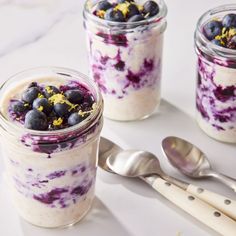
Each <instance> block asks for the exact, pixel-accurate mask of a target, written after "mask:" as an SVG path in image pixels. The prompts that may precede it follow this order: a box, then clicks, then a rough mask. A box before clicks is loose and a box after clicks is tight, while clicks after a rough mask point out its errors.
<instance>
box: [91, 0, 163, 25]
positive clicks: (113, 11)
mask: <svg viewBox="0 0 236 236" xmlns="http://www.w3.org/2000/svg"><path fill="white" fill-rule="evenodd" d="M159 10H160V9H159V6H158V4H157V3H156V2H155V1H147V2H145V4H144V5H143V6H140V5H137V4H136V3H135V2H134V0H118V1H117V3H114V4H112V3H110V2H109V1H107V0H102V1H100V2H98V4H97V5H96V10H95V11H94V14H95V15H96V16H98V17H100V18H102V19H105V20H108V21H114V22H137V21H142V20H144V19H147V18H150V17H152V16H155V15H157V14H158V13H159Z"/></svg>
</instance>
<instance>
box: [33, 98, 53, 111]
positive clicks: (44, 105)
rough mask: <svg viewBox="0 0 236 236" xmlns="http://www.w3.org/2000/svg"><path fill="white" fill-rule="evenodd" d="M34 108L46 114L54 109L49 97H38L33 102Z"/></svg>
mask: <svg viewBox="0 0 236 236" xmlns="http://www.w3.org/2000/svg"><path fill="white" fill-rule="evenodd" d="M33 108H34V109H36V110H39V111H42V112H43V113H45V114H47V115H48V114H50V113H51V111H52V105H51V104H50V103H49V101H48V100H47V98H36V99H35V100H34V102H33Z"/></svg>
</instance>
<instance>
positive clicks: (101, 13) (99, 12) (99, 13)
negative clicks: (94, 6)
mask: <svg viewBox="0 0 236 236" xmlns="http://www.w3.org/2000/svg"><path fill="white" fill-rule="evenodd" d="M105 13H106V12H105V11H104V10H99V11H97V12H96V15H97V16H98V17H100V18H104V15H105Z"/></svg>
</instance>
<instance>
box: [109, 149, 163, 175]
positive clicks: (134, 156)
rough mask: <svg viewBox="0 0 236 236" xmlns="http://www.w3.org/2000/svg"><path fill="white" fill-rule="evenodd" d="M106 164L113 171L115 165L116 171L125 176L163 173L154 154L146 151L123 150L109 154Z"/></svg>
mask: <svg viewBox="0 0 236 236" xmlns="http://www.w3.org/2000/svg"><path fill="white" fill-rule="evenodd" d="M106 164H107V166H108V167H109V169H112V170H113V171H114V169H113V167H114V166H115V169H116V170H117V169H118V170H119V171H118V173H119V174H120V175H123V176H127V177H140V176H148V175H152V174H163V172H162V171H161V166H160V163H159V161H158V159H157V158H156V156H155V155H153V154H152V153H150V152H147V151H140V150H124V151H121V152H119V153H117V154H116V155H110V156H109V158H108V159H107V163H106ZM114 172H117V171H114Z"/></svg>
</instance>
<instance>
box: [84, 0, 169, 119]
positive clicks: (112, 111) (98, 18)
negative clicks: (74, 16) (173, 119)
mask: <svg viewBox="0 0 236 236" xmlns="http://www.w3.org/2000/svg"><path fill="white" fill-rule="evenodd" d="M166 13H167V8H166V5H165V3H164V2H163V1H162V0H160V1H133V0H126V1H125V0H115V1H114V0H113V1H112V0H103V1H98V0H87V2H86V3H85V8H84V26H85V29H86V33H87V44H88V53H89V63H90V75H91V77H93V79H94V81H95V82H96V83H97V84H98V86H99V88H100V91H101V92H102V95H103V98H104V104H105V105H104V116H106V117H108V118H110V119H114V120H123V121H128V120H137V119H143V118H146V117H148V116H149V115H151V114H152V113H153V112H154V111H155V109H156V108H157V107H158V105H159V103H160V83H161V69H162V48H163V35H164V31H165V29H166V18H165V17H166Z"/></svg>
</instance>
